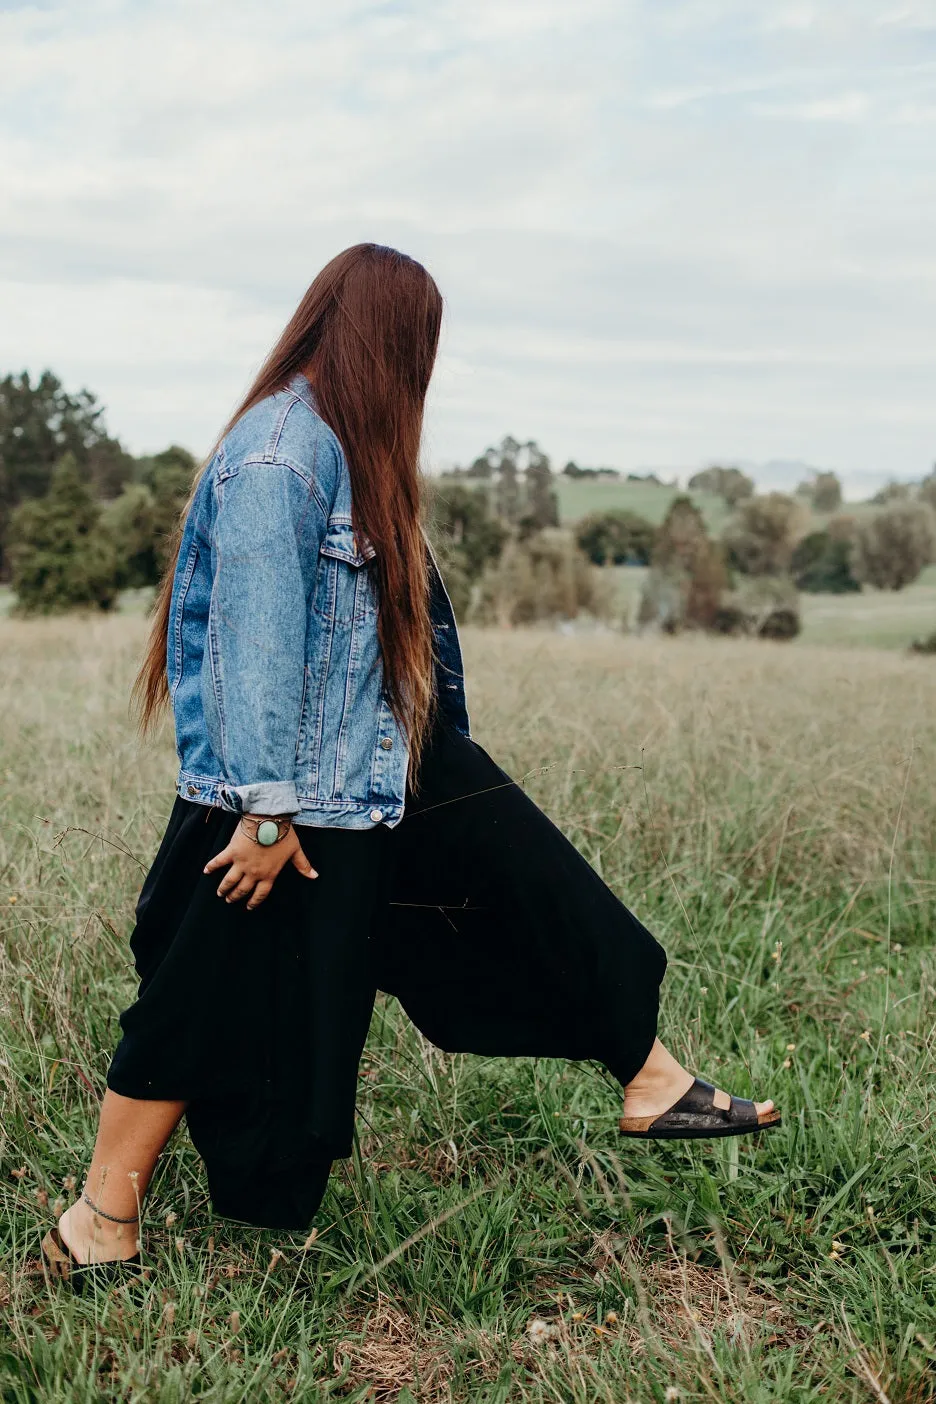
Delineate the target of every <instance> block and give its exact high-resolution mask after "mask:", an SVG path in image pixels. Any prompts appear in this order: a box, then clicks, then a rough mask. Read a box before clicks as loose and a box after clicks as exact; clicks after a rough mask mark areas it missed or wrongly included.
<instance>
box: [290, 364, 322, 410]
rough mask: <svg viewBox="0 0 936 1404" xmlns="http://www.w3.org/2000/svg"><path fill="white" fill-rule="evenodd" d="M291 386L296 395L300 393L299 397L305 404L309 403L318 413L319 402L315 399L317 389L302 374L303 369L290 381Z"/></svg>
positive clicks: (311, 408)
mask: <svg viewBox="0 0 936 1404" xmlns="http://www.w3.org/2000/svg"><path fill="white" fill-rule="evenodd" d="M289 388H290V390H292V392H293V394H294V395H298V396H299V399H300V400H302V401H303V403H304V404H307V405H308V406H309V409H310V410H314V411H315V412H316V413H318V404H317V403H316V399H315V391H314V390H313V389H312V386H311V385H310V384H309V382H308V381H307V380H306V378H305V376H304V375H303V374H302V371H296V374H295V375H294V376H293V378H292V380H290V382H289Z"/></svg>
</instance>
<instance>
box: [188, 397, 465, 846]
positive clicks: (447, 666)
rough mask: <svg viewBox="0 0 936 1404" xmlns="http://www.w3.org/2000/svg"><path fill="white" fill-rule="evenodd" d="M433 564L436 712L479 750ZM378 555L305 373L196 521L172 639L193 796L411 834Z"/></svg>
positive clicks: (231, 460)
mask: <svg viewBox="0 0 936 1404" xmlns="http://www.w3.org/2000/svg"><path fill="white" fill-rule="evenodd" d="M426 549H427V551H428V553H429V562H430V590H431V593H430V617H431V623H432V632H433V638H434V654H435V667H434V682H435V693H436V698H437V704H438V706H439V708H440V711H441V713H442V716H443V718H444V720H446V721H447V722H449V723H450V724H451V725H452V726H454V727H455V728H456V729H457V730H458V731H460V732H462V733H463V734H464V735H466V736H467V735H468V734H469V723H468V713H467V710H466V706H465V692H464V676H463V674H464V670H463V665H462V657H461V649H460V646H459V641H458V632H457V629H456V626H455V617H454V614H453V612H452V606H451V602H450V600H449V597H448V594H447V593H446V590H445V586H444V584H443V583H442V578H441V575H440V574H439V569H438V565H437V563H436V560H435V557H434V556H433V554H432V551H431V548H430V547H429V545H428V542H427V543H426ZM373 555H374V548H373V547H372V546H371V545H370V543H369V542H358V541H356V540H355V537H354V533H353V531H352V527H351V481H350V475H349V473H348V466H347V463H346V461H345V457H344V453H343V451H342V449H341V446H340V444H339V442H338V440H337V438H336V437H335V435H334V434H333V433H332V431H331V429H329V427H328V426H327V425H326V424H325V422H324V420H322V419H321V418H320V417H319V415H318V414H317V413H316V411H315V399H314V395H313V392H312V389H311V387H310V385H309V383H308V381H307V380H306V379H305V377H304V376H302V375H297V376H296V377H295V378H294V379H293V381H292V382H291V383H290V385H289V387H288V388H287V389H285V390H282V391H279V392H278V393H277V394H275V395H271V396H270V397H269V398H267V399H266V400H263V401H262V402H261V403H260V404H258V405H256V406H255V407H254V408H253V409H252V410H250V411H248V413H247V414H245V415H243V416H242V417H241V419H240V420H238V422H237V423H236V424H235V425H234V427H233V428H232V429H231V430H230V432H229V433H228V434H227V435H226V436H225V438H224V440H223V441H222V443H221V445H220V447H219V448H218V450H217V452H216V454H215V456H214V458H213V459H212V461H211V463H210V464H209V465H208V467H207V468H206V470H205V472H204V473H203V475H202V477H201V479H200V480H199V483H198V487H197V489H196V493H195V497H194V499H193V501H192V505H191V508H190V510H189V512H188V515H187V517H186V521H185V527H184V530H183V535H182V542H181V547H180V551H179V559H178V564H177V566H176V570H175V576H174V579H173V585H172V598H171V605H170V614H169V634H168V683H169V691H170V697H171V699H172V708H173V714H174V718H175V733H176V749H177V751H178V756H179V766H180V768H179V775H178V781H177V785H176V789H177V792H178V793H179V794H180V795H182V796H183V797H184V798H186V799H190V800H194V801H196V802H197V803H201V804H210V805H218V806H220V807H222V808H224V809H229V810H233V811H235V812H240V813H251V812H252V813H257V814H286V815H291V816H292V817H293V819H294V822H295V823H297V824H313V825H320V826H327V827H331V828H346V829H365V828H371V827H373V826H374V825H375V824H380V823H384V824H387V825H388V826H391V827H392V826H393V825H395V824H398V823H399V821H400V819H401V818H402V816H403V804H404V796H405V788H406V772H407V761H408V748H407V742H406V736H405V734H404V733H403V732H402V731H401V729H400V727H399V726H398V725H397V722H396V720H395V719H394V716H393V713H392V712H391V710H390V706H389V703H388V701H387V699H386V696H385V694H384V686H383V670H382V666H381V657H380V648H379V645H378V640H377V595H376V591H375V584H374V579H373V568H372V567H370V566H369V565H368V562H369V561H370V559H371V558H372V557H373Z"/></svg>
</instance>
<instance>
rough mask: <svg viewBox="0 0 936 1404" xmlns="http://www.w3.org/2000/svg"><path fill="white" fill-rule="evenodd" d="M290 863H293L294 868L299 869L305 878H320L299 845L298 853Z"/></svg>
mask: <svg viewBox="0 0 936 1404" xmlns="http://www.w3.org/2000/svg"><path fill="white" fill-rule="evenodd" d="M290 861H291V862H292V864H293V866H294V867H296V868H298V869H299V871H300V873H301V874H302V876H303V877H307V878H317V877H318V873H317V872H316V871H315V869H314V868H313V866H312V864H311V863H310V862H309V860H308V858H307V857H306V856H305V854H304V853H303V851H302V848H301V846H299V845H298V844H297V846H296V851H295V853H293V855H292V857H291V860H290Z"/></svg>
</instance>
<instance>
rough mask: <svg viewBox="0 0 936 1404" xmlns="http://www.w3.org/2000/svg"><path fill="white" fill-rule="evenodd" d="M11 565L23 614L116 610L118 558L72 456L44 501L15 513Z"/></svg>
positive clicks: (36, 500)
mask: <svg viewBox="0 0 936 1404" xmlns="http://www.w3.org/2000/svg"><path fill="white" fill-rule="evenodd" d="M10 560H11V583H12V585H13V590H14V592H15V594H16V609H17V612H18V613H20V614H53V613H57V612H61V611H63V610H67V609H73V608H76V607H79V606H89V605H90V606H95V607H97V608H98V609H110V608H111V606H112V605H113V603H114V601H115V599H116V597H117V580H118V562H117V552H116V550H115V549H114V545H113V542H112V540H111V538H110V536H109V534H108V533H107V532H106V531H104V530H103V529H102V528H101V526H100V508H99V507H98V505H97V503H96V502H95V501H94V499H93V497H92V496H91V493H90V491H89V489H88V487H87V486H86V485H85V483H84V482H82V479H81V474H80V472H79V468H78V463H77V461H76V459H75V457H74V455H72V454H70V453H69V454H66V455H65V456H64V457H63V458H62V459H60V460H59V462H58V464H57V465H56V467H55V469H54V470H53V473H52V481H51V484H50V486H49V491H48V492H47V493H46V495H45V496H44V497H39V498H34V499H33V500H32V501H29V502H24V503H22V504H21V505H20V506H19V507H17V509H16V511H15V512H14V513H13V516H12V518H11V521H10Z"/></svg>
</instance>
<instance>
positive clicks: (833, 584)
mask: <svg viewBox="0 0 936 1404" xmlns="http://www.w3.org/2000/svg"><path fill="white" fill-rule="evenodd" d="M790 571H791V574H792V576H793V580H794V582H795V584H796V587H797V589H799V590H806V591H809V592H810V593H812V594H826V595H845V594H848V593H849V592H852V591H855V590H860V589H861V584H860V582H859V581H857V580H856V579H855V577H854V575H852V571H851V547H850V543H849V541H848V539H847V538H846V537H845V536H844V535H837V534H833V533H832V532H831V531H829V530H826V531H812V532H810V533H809V535H808V536H804V537H803V539H802V541H799V542H797V544H796V546H795V548H794V550H793V556H792V558H791V562H790Z"/></svg>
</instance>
